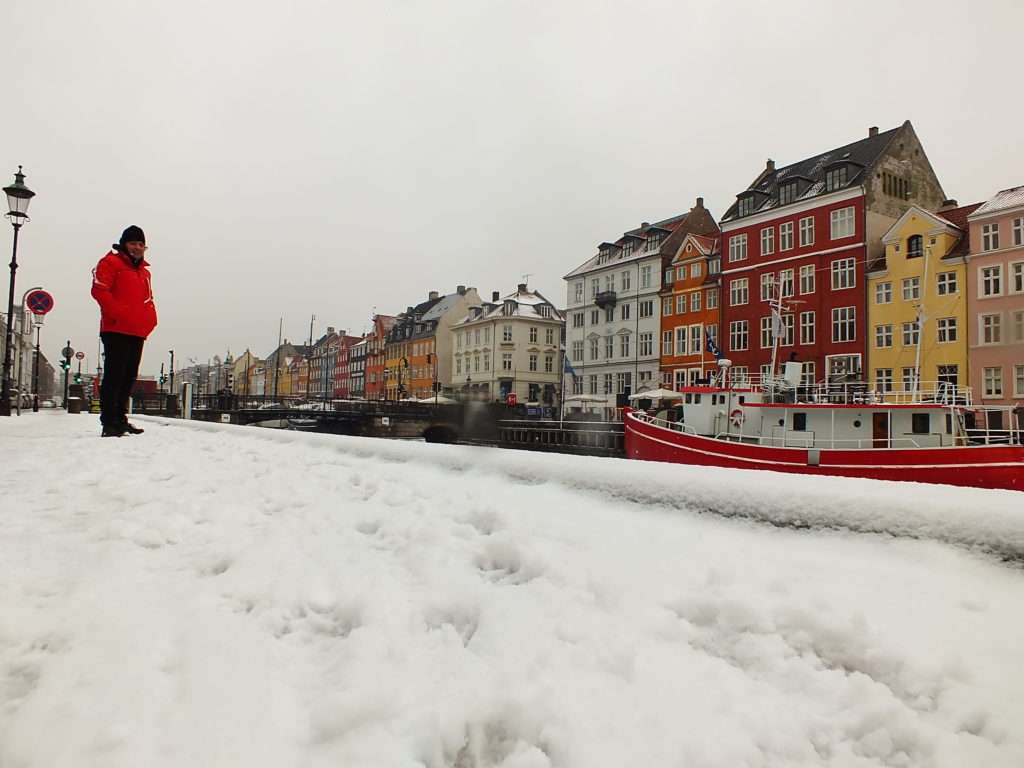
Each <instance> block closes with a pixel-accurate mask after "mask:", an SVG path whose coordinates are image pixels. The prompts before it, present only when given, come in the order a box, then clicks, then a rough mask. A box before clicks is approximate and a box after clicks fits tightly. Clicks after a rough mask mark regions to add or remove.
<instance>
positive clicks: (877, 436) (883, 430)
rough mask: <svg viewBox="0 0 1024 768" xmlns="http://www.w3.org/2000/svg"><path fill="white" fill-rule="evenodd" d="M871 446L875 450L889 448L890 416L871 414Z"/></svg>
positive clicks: (886, 414)
mask: <svg viewBox="0 0 1024 768" xmlns="http://www.w3.org/2000/svg"><path fill="white" fill-rule="evenodd" d="M871 438H872V439H871V446H872V447H873V448H888V447H889V414H888V413H885V412H882V413H873V414H871Z"/></svg>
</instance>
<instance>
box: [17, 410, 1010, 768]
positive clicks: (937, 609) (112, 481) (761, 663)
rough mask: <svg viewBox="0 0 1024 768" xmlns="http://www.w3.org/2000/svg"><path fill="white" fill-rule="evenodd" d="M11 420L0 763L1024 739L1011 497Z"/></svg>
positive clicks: (684, 764)
mask: <svg viewBox="0 0 1024 768" xmlns="http://www.w3.org/2000/svg"><path fill="white" fill-rule="evenodd" d="M136 423H138V424H140V425H141V426H144V427H145V428H146V433H145V434H144V435H140V436H137V437H124V438H120V439H102V440H101V439H100V438H99V425H98V423H97V421H96V417H95V416H85V415H82V416H69V415H66V414H63V413H59V412H57V413H53V412H41V413H39V414H29V415H24V416H22V417H20V418H11V419H4V420H3V421H2V422H0V768H23V767H26V766H31V767H33V768H35V767H36V766H39V767H40V768H53V767H54V766H58V767H62V768H63V767H69V768H70V767H71V766H74V767H75V768H79V767H80V766H103V767H104V768H106V767H108V766H110V767H114V768H121V767H124V768H129V767H130V768H141V767H143V766H145V767H146V768H157V767H160V768H162V767H164V766H168V767H170V766H190V767H191V768H196V767H199V766H240V767H244V768H261V767H263V766H267V767H268V768H269V767H271V766H272V767H273V768H282V767H286V766H287V767H291V766H299V767H303V768H305V767H309V768H317V767H319V766H353V767H356V768H362V767H363V766H366V767H369V768H372V767H376V766H381V767H384V766H387V767H391V766H394V767H395V768H413V767H414V766H419V767H421V768H422V767H429V768H442V767H445V766H447V767H449V768H484V767H485V766H495V767H498V766H500V767H502V768H547V767H548V766H562V767H565V768H603V767H605V766H607V767H608V768H612V767H614V768H626V767H627V766H628V767H629V768H661V767H662V766H673V767H678V768H736V767H738V766H743V767H744V768H760V767H763V768H769V767H778V766H844V767H846V766H849V767H851V768H853V767H857V768H861V767H863V768H868V767H869V766H870V767H876V766H935V767H936V768H945V767H948V768H981V767H984V768H987V767H989V766H994V767H997V768H999V767H1002V766H1005V767H1006V768H1020V766H1024V494H1021V493H1013V492H1009V491H979V490H970V489H963V488H945V487H937V486H936V487H926V486H920V485H913V484H888V483H876V482H871V481H859V480H839V479H830V478H797V477H793V476H784V475H775V474H771V473H745V472H740V471H734V470H715V469H697V468H689V467H681V466H670V465H658V464H646V463H640V462H628V461H625V460H615V459H602V458H582V457H570V456H558V455H545V454H537V453H524V452H514V451H501V450H495V449H485V448H472V447H464V446H434V445H426V444H422V443H402V442H391V441H383V440H369V439H360V438H344V437H334V436H323V435H310V434H302V433H295V432H276V431H271V430H261V429H257V428H241V427H231V426H221V425H209V424H200V423H183V422H174V421H166V420H161V419H143V418H138V419H136Z"/></svg>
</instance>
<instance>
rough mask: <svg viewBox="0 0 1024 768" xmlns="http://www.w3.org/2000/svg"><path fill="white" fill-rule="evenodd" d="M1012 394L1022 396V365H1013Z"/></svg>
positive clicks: (1023, 375) (1023, 376) (1023, 367)
mask: <svg viewBox="0 0 1024 768" xmlns="http://www.w3.org/2000/svg"><path fill="white" fill-rule="evenodd" d="M1013 396H1014V397H1024V365H1015V366H1013Z"/></svg>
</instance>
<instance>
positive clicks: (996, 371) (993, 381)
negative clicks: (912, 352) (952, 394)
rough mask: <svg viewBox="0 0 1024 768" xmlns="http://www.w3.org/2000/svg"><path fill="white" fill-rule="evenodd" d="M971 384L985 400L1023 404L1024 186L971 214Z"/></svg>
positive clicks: (995, 198)
mask: <svg viewBox="0 0 1024 768" xmlns="http://www.w3.org/2000/svg"><path fill="white" fill-rule="evenodd" d="M968 226H969V228H970V243H971V248H970V253H969V255H968V258H967V295H968V299H969V301H970V302H971V310H970V318H969V320H968V325H967V334H968V346H969V348H968V357H969V363H970V371H971V373H970V378H971V387H972V389H973V390H974V395H975V399H977V400H979V401H980V402H982V403H984V404H986V405H1021V404H1024V187H1013V188H1011V189H1004V190H1003V191H1001V192H999V193H998V194H997V195H995V196H994V197H993V198H992V199H991V200H988V201H986V202H985V203H984V204H983V205H981V206H980V207H978V208H977V210H975V211H974V212H973V213H972V214H971V215H970V216H969V217H968Z"/></svg>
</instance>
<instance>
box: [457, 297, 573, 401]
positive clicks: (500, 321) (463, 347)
mask: <svg viewBox="0 0 1024 768" xmlns="http://www.w3.org/2000/svg"><path fill="white" fill-rule="evenodd" d="M491 299H492V300H491V301H490V302H482V303H481V304H480V305H478V306H474V307H470V309H469V314H468V315H466V317H464V318H463V319H462V320H461V321H460V322H458V323H455V324H454V325H453V326H452V332H451V338H452V356H451V360H452V389H453V390H454V391H455V392H465V393H467V394H470V395H473V396H476V397H477V398H479V399H482V400H507V398H508V396H509V394H512V393H515V396H516V401H517V402H519V403H536V404H538V405H542V406H549V407H556V406H557V405H558V399H557V398H558V396H559V394H560V392H561V389H562V385H561V381H562V329H563V326H564V324H565V318H564V317H563V315H562V313H561V312H559V311H558V310H557V309H556V308H555V306H554V305H553V304H552V303H551V302H550V301H548V300H547V299H546V298H544V296H542V295H541V294H540V293H539V292H537V291H530V290H528V289H527V287H526V283H520V284H519V286H518V288H517V290H516V292H515V293H511V294H509V295H508V296H505V297H503V298H500V299H499V298H498V292H497V291H495V292H494V293H493V294H492V295H491Z"/></svg>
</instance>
